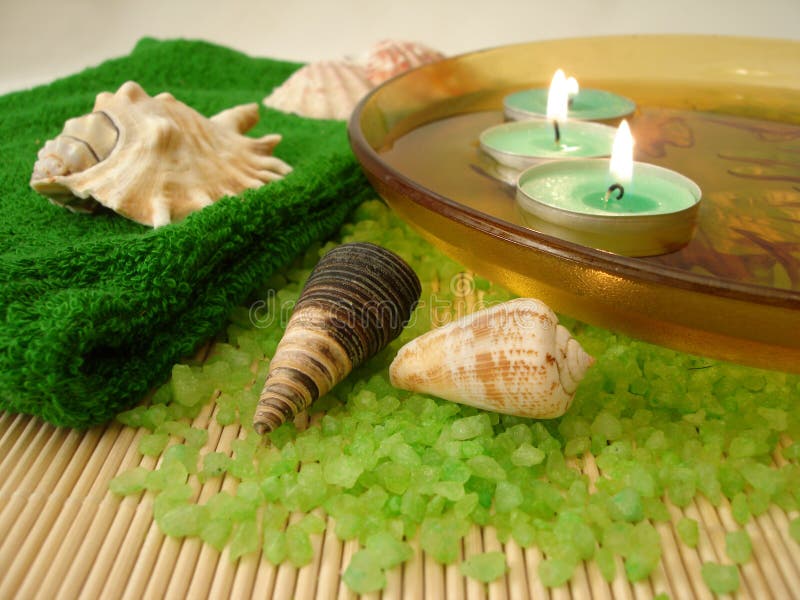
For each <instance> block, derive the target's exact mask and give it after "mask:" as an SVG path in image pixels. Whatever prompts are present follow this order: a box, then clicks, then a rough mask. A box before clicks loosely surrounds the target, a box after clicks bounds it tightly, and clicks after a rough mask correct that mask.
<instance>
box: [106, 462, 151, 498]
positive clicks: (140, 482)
mask: <svg viewBox="0 0 800 600" xmlns="http://www.w3.org/2000/svg"><path fill="white" fill-rule="evenodd" d="M148 473H150V470H149V469H145V468H144V467H135V468H133V469H131V470H130V471H125V472H124V473H120V474H119V475H117V476H116V477H114V479H112V480H111V481H110V482H109V484H108V487H109V489H110V490H111V491H112V492H113V493H115V494H117V495H118V496H129V495H131V494H136V493H138V492H141V491H142V490H143V489H144V488H145V484H146V482H147V474H148Z"/></svg>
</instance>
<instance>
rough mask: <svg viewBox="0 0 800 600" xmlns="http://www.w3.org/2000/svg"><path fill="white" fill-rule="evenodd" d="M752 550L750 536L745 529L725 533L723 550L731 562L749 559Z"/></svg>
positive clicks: (742, 561)
mask: <svg viewBox="0 0 800 600" xmlns="http://www.w3.org/2000/svg"><path fill="white" fill-rule="evenodd" d="M752 550H753V546H752V544H751V542H750V536H749V535H748V533H747V532H746V531H745V530H743V529H740V530H738V531H729V532H728V533H726V534H725V551H726V552H727V554H728V558H730V559H731V560H732V561H733V562H735V563H739V564H742V563H746V562H747V561H749V560H750V554H751V552H752Z"/></svg>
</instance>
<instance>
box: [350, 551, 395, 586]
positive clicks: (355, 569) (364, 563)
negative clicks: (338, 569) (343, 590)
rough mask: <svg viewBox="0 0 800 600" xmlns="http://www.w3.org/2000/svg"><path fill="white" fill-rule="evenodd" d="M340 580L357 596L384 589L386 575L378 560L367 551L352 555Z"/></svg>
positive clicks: (372, 553)
mask: <svg viewBox="0 0 800 600" xmlns="http://www.w3.org/2000/svg"><path fill="white" fill-rule="evenodd" d="M342 580H343V581H344V582H345V583H346V584H347V587H349V588H350V589H351V590H353V591H354V592H355V593H357V594H368V593H370V592H377V591H378V590H382V589H383V588H385V587H386V574H385V573H384V571H383V569H382V568H381V567H380V558H379V557H378V556H376V555H375V553H374V552H372V551H370V550H367V549H363V550H359V551H358V552H356V553H355V554H353V557H352V558H351V559H350V564H349V565H347V568H346V569H345V571H344V574H343V575H342Z"/></svg>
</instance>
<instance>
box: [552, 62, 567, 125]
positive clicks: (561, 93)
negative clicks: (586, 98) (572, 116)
mask: <svg viewBox="0 0 800 600" xmlns="http://www.w3.org/2000/svg"><path fill="white" fill-rule="evenodd" d="M568 105H569V95H568V93H567V77H566V75H564V71H562V70H561V69H559V70H558V71H556V72H555V74H554V75H553V79H552V81H551V82H550V91H549V92H548V94H547V118H548V120H550V121H556V122H558V123H564V122H565V121H566V120H567V107H568Z"/></svg>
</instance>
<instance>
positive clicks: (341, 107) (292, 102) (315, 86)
mask: <svg viewBox="0 0 800 600" xmlns="http://www.w3.org/2000/svg"><path fill="white" fill-rule="evenodd" d="M370 89H372V85H371V84H370V82H369V81H368V80H367V76H366V73H365V71H364V68H363V67H361V66H360V65H357V64H355V63H352V62H349V61H343V60H342V61H334V60H328V61H320V62H313V63H309V64H307V65H306V66H304V67H302V68H300V69H299V70H298V71H295V72H294V73H293V74H292V76H291V77H289V79H287V80H286V81H285V82H284V83H283V85H281V86H279V87H277V88H275V90H273V92H272V93H271V94H270V95H269V96H267V97H266V98H264V105H265V106H269V107H270V108H277V109H278V110H282V111H284V112H292V113H296V114H298V115H300V116H302V117H312V118H315V119H347V118H349V117H350V113H352V112H353V109H354V108H355V106H356V104H358V101H359V100H361V98H363V97H364V95H366V93H367V92H369V91H370Z"/></svg>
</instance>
